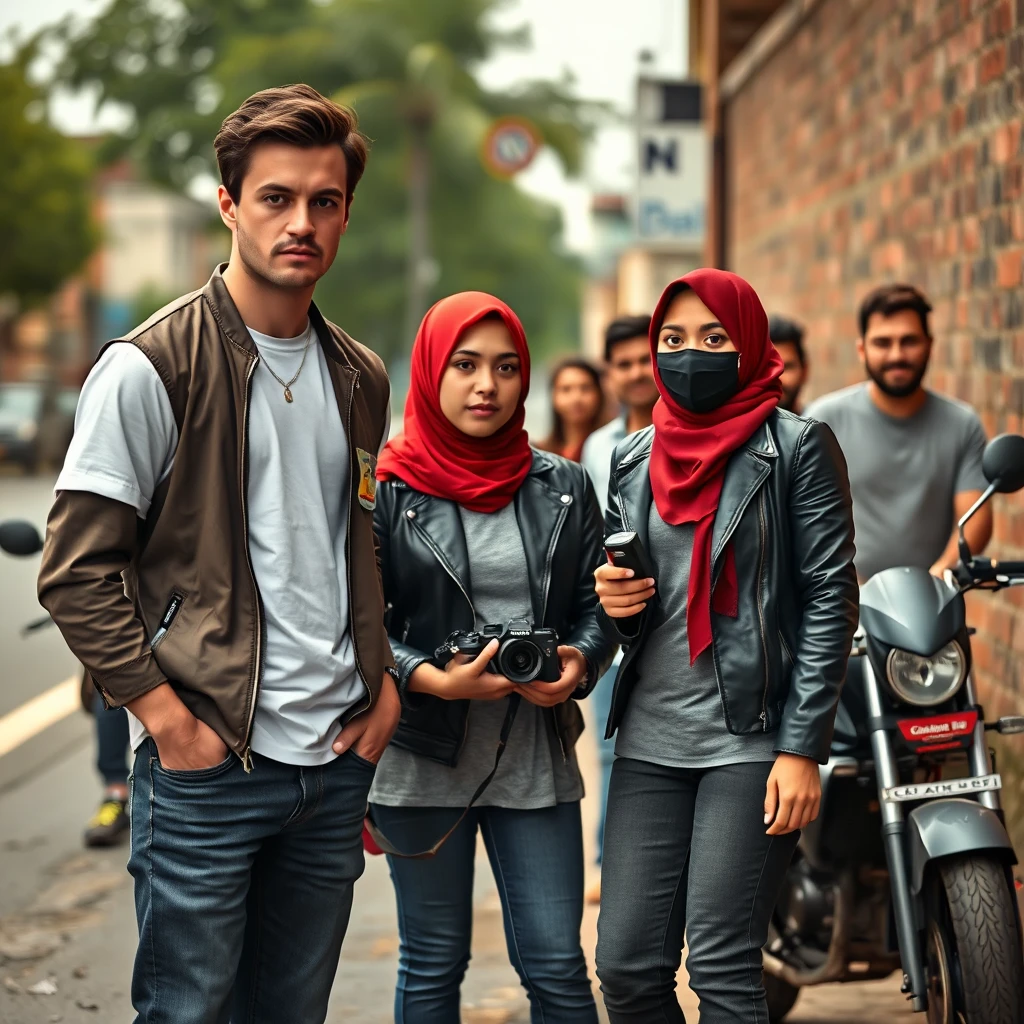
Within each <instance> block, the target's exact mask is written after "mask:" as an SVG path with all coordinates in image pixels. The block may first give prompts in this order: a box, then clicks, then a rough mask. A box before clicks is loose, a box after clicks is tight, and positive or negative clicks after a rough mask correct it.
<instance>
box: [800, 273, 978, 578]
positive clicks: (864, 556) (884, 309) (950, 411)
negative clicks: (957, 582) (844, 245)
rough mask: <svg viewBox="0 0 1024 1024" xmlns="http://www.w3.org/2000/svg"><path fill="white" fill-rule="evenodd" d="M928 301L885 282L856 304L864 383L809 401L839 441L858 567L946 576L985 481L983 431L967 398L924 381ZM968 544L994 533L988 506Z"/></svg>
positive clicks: (866, 574) (812, 413)
mask: <svg viewBox="0 0 1024 1024" xmlns="http://www.w3.org/2000/svg"><path fill="white" fill-rule="evenodd" d="M930 312H931V306H930V305H929V304H928V300H927V299H926V298H925V297H924V295H922V294H921V292H919V291H918V290H917V289H916V288H913V287H911V286H910V285H905V284H892V285H884V286H883V287H881V288H877V289H875V290H874V291H873V292H871V293H870V294H869V295H868V296H867V298H865V299H864V302H863V303H862V304H861V307H860V316H859V322H860V339H859V341H858V342H857V353H858V355H859V356H860V360H861V363H862V364H863V366H864V369H865V371H866V372H867V376H868V380H867V383H865V384H857V385H855V386H854V387H850V388H846V389H845V390H843V391H837V392H836V393H835V394H832V395H827V396H825V397H824V398H820V399H818V401H816V402H813V403H812V404H811V405H810V406H809V407H808V409H807V416H808V417H809V418H811V419H816V420H821V421H822V422H823V423H827V424H828V425H829V426H830V427H831V428H832V430H833V431H834V432H835V435H836V437H837V438H838V439H839V444H840V445H841V446H842V449H843V453H844V454H845V456H846V461H847V464H848V466H849V472H850V487H851V489H852V491H853V518H854V524H855V527H856V532H857V573H858V575H859V576H860V579H861V580H862V581H863V580H866V579H869V578H870V577H871V576H873V575H874V574H875V573H877V572H881V570H883V569H889V568H891V567H893V566H900V565H914V566H920V567H922V568H925V569H930V570H931V571H932V572H933V573H935V574H936V575H941V574H942V572H943V571H944V570H945V569H948V568H952V567H953V566H954V565H956V562H957V558H958V553H957V531H956V524H957V521H958V520H959V519H960V517H961V516H962V515H963V514H964V513H965V512H966V511H967V510H968V509H969V508H970V507H971V505H973V504H974V502H975V501H976V500H977V498H978V497H979V495H980V494H981V492H982V490H983V489H984V488H985V486H986V481H985V476H984V474H983V473H982V469H981V458H982V453H983V451H984V448H985V431H984V429H983V428H982V425H981V421H980V420H979V419H978V415H977V413H976V412H975V411H974V410H973V409H971V408H970V407H969V406H967V405H965V404H964V403H963V402H959V401H957V400H955V399H952V398H947V397H945V396H944V395H938V394H935V393H934V392H932V391H928V390H927V389H926V388H925V387H924V386H923V385H922V381H923V380H924V375H925V371H926V370H927V369H928V360H929V357H930V356H931V351H932V336H931V331H930V330H929V327H928V314H929V313H930ZM966 533H967V541H968V543H969V544H970V546H971V551H973V552H974V553H975V554H978V553H979V552H981V551H982V550H984V548H985V545H986V544H987V543H988V540H989V537H990V536H991V534H992V513H991V509H990V507H986V508H983V509H982V510H981V511H980V512H979V513H978V514H977V515H976V516H974V518H973V519H972V520H971V521H970V523H969V524H968V525H967V528H966Z"/></svg>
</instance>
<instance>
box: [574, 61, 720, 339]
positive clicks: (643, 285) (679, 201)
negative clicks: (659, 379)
mask: <svg viewBox="0 0 1024 1024" xmlns="http://www.w3.org/2000/svg"><path fill="white" fill-rule="evenodd" d="M634 129H635V176H634V186H633V190H632V194H631V195H628V196H619V195H597V196H595V197H594V199H593V201H592V204H591V218H592V223H593V234H594V239H595V244H594V251H593V252H592V254H591V255H590V258H589V260H588V263H587V271H588V278H587V284H586V287H585V290H584V296H583V310H582V337H583V349H584V351H585V352H586V353H587V354H588V355H590V356H592V357H594V358H596V359H600V357H601V355H602V353H603V347H604V343H603V337H604V330H605V327H606V326H607V324H608V322H609V321H610V320H612V319H613V318H614V317H615V316H618V315H622V314H636V313H649V312H650V311H651V310H652V309H653V308H654V306H655V304H656V302H657V300H658V297H659V295H660V294H661V292H662V289H663V288H664V286H665V283H666V282H667V281H671V280H672V279H673V278H676V277H679V276H681V275H682V274H685V273H686V272H687V271H689V270H693V269H694V268H695V267H699V266H701V264H702V262H703V254H704V248H705V243H706V234H707V223H706V207H707V182H708V144H707V136H706V133H705V131H704V125H703V119H702V106H701V87H700V85H699V83H697V82H679V81H672V80H663V79H656V78H648V77H644V76H641V77H640V78H639V79H638V80H637V94H636V111H635V115H634Z"/></svg>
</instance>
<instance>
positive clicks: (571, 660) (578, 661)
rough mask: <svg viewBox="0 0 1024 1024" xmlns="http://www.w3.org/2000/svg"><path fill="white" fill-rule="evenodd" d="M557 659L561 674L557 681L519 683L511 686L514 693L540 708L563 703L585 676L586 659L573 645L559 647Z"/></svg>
mask: <svg viewBox="0 0 1024 1024" xmlns="http://www.w3.org/2000/svg"><path fill="white" fill-rule="evenodd" d="M558 661H559V663H560V664H561V666H562V674H561V676H560V678H559V679H558V681H557V682H554V683H542V682H539V681H536V682H532V683H521V684H517V685H515V686H513V687H512V689H513V690H515V692H516V693H518V694H519V695H520V696H522V697H523V698H525V699H526V700H528V701H529V702H530V703H531V704H536V705H537V706H538V707H541V708H553V707H554V706H555V705H556V704H564V703H565V701H567V700H568V699H569V698H570V697H571V696H572V693H573V691H574V690H575V689H576V687H577V686H579V685H580V683H582V682H583V680H584V679H586V677H587V659H586V658H584V657H583V654H582V653H581V652H580V651H577V650H576V648H575V647H559V648H558Z"/></svg>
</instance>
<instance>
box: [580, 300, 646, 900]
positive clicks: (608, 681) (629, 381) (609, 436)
mask: <svg viewBox="0 0 1024 1024" xmlns="http://www.w3.org/2000/svg"><path fill="white" fill-rule="evenodd" d="M650 329H651V318H650V317H649V316H620V317H618V318H617V319H615V320H613V321H612V322H611V323H610V324H609V325H608V329H607V330H606V331H605V336H604V359H605V363H606V364H607V370H606V376H605V380H606V382H607V384H608V390H609V391H610V392H611V393H612V394H613V395H614V396H615V398H616V399H617V400H618V402H619V406H620V412H621V414H620V415H619V416H617V417H616V418H615V419H613V420H611V421H610V422H609V423H606V424H605V425H604V426H603V427H601V428H600V429H598V430H595V431H594V433H592V434H591V435H590V437H588V438H587V441H586V443H585V444H584V445H583V456H582V458H581V462H582V463H583V468H584V469H586V471H587V472H588V473H589V474H590V479H591V480H592V481H593V483H594V490H595V491H596V492H597V500H598V501H599V502H600V503H601V510H602V511H604V510H605V508H606V506H607V502H608V478H609V476H610V473H611V463H612V453H613V452H614V451H615V446H616V445H617V444H618V443H619V442H620V441H621V440H622V439H623V438H624V437H625V436H626V435H627V434H632V433H634V432H635V431H637V430H643V429H644V427H649V426H650V425H651V414H652V411H653V409H654V403H655V402H656V401H657V400H658V386H657V384H655V383H654V373H653V371H652V369H651V345H650V342H649V341H648V338H647V335H648V332H649V331H650ZM621 660H622V655H621V653H619V654H617V655H616V657H615V661H614V662H613V663H612V665H611V668H609V669H608V671H607V672H605V674H604V675H603V676H602V677H601V679H600V680H599V681H598V684H597V687H596V688H595V690H594V692H593V694H592V695H591V699H590V706H591V708H592V710H593V714H594V720H595V725H596V726H597V729H596V732H597V736H598V745H599V748H600V755H601V792H600V794H599V797H598V799H599V800H600V801H601V816H600V820H599V823H598V828H597V863H598V864H600V863H601V849H602V845H603V842H604V817H605V805H606V803H607V798H608V780H609V778H610V777H611V771H612V762H613V761H614V760H615V741H614V740H606V739H605V738H604V730H605V725H606V724H607V721H608V712H609V710H610V707H611V699H612V687H613V686H614V684H615V674H616V673H617V672H618V669H619V662H620V661H621ZM600 901H601V889H600V885H599V884H598V885H596V886H594V887H592V888H591V889H590V891H589V892H588V893H587V902H588V903H599V902H600Z"/></svg>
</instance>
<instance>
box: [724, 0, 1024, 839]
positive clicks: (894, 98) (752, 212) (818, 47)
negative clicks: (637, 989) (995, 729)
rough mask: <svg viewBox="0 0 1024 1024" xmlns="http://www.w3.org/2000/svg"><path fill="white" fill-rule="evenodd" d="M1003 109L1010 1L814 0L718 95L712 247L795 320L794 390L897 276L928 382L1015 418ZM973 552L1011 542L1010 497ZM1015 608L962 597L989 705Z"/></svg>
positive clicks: (1012, 255) (842, 354)
mask: <svg viewBox="0 0 1024 1024" xmlns="http://www.w3.org/2000/svg"><path fill="white" fill-rule="evenodd" d="M1022 115H1024V0H820V2H819V3H817V4H816V5H813V6H812V7H811V10H810V13H809V14H808V15H807V17H806V18H805V19H804V20H803V21H802V22H801V23H800V24H799V27H798V28H797V29H796V30H795V32H794V33H793V34H792V35H791V36H789V37H788V38H787V39H786V40H785V42H784V43H783V44H782V45H781V47H780V48H779V49H777V50H776V51H775V52H774V53H772V54H771V55H770V56H768V58H767V60H766V61H765V62H764V63H762V64H761V65H760V66H759V67H757V68H756V69H755V70H754V71H753V73H752V74H751V75H750V76H749V77H748V78H747V80H746V81H744V82H743V83H742V85H741V86H740V87H739V89H738V91H737V92H735V94H734V95H732V96H731V97H730V98H729V101H728V107H727V111H726V121H725V125H726V147H727V161H728V167H729V179H728V184H727V201H728V206H727V262H728V265H729V267H730V268H731V269H733V270H736V271H737V272H738V273H740V274H742V275H744V276H745V277H747V278H748V279H749V280H750V281H751V282H752V283H753V284H754V286H755V287H756V288H757V290H758V292H759V294H760V295H761V297H762V299H763V300H764V302H765V305H766V306H767V307H769V310H777V311H779V312H788V313H790V314H792V315H794V316H796V317H798V318H799V319H801V320H802V321H803V322H804V323H805V324H806V325H807V327H808V332H809V348H810V356H811V359H812V361H813V365H812V380H811V388H810V395H811V396H812V397H813V396H814V395H817V394H821V393H823V392H826V391H830V390H833V389H834V388H837V387H841V386H843V385H845V384H848V383H852V382H854V381H856V380H859V379H861V378H862V373H861V371H860V368H859V365H858V363H857V360H856V353H855V350H854V342H855V338H856V333H857V330H856V322H855V313H856V309H857V304H858V302H859V300H860V299H861V297H862V296H863V295H864V294H865V293H866V292H867V291H868V290H869V289H870V288H871V287H872V286H874V285H875V284H878V283H880V282H882V281H886V280H894V279H902V280H908V281H911V282H913V283H915V284H917V285H918V286H919V287H921V288H923V289H924V290H925V292H926V293H927V294H928V296H929V297H930V299H931V300H932V302H933V304H934V306H935V313H934V316H933V330H934V333H935V336H936V345H935V351H934V355H933V359H932V367H931V371H930V376H929V384H930V386H931V387H932V388H934V389H936V390H938V391H943V392H946V393H948V394H952V395H956V396H957V397H959V398H961V399H964V400H966V401H968V402H970V403H972V404H973V405H974V406H975V407H976V408H977V409H978V410H979V412H980V413H981V416H982V419H983V422H984V424H985V427H986V430H987V431H988V432H989V434H990V436H991V435H992V434H995V433H998V432H1000V431H1020V430H1021V429H1022V416H1024V288H1022V283H1024V279H1022V263H1024V141H1022V133H1021V118H1022ZM991 550H992V551H993V552H998V553H999V554H1000V555H1002V556H1004V557H1017V558H1020V557H1024V497H1022V496H1015V497H1011V498H1000V499H997V504H996V526H995V535H994V538H993V541H992V544H991ZM1022 609H1024V588H1022V589H1020V590H1016V591H1007V592H1004V593H1003V594H1001V595H998V596H992V595H981V596H979V597H976V598H975V599H973V600H972V601H971V616H972V620H973V622H974V624H975V625H977V626H978V628H979V635H978V636H977V637H976V644H975V658H976V665H977V668H978V677H979V683H980V685H981V687H982V689H983V694H984V697H985V699H986V701H987V702H988V704H989V710H990V712H996V711H1002V712H1007V711H1011V710H1012V711H1016V712H1021V713H1024V679H1022V671H1024V613H1022ZM1001 745H1002V746H1003V747H1004V748H1006V749H1005V755H1004V758H1005V759H1009V758H1011V757H1013V748H1011V747H1010V745H1009V742H1006V743H1001ZM1016 746H1021V747H1022V750H1024V744H1021V743H1020V742H1019V741H1018V743H1017V744H1016ZM1021 764H1022V765H1024V758H1022V759H1021ZM1016 789H1017V792H1016V794H1008V796H1009V797H1010V801H1011V802H1013V801H1014V800H1015V798H1016V799H1017V801H1018V804H1017V806H1018V807H1019V808H1020V810H1021V811H1022V812H1024V799H1022V798H1021V793H1022V790H1021V787H1020V784H1019V783H1018V785H1017V786H1016ZM1017 817H1018V821H1019V822H1020V824H1019V828H1020V829H1021V833H1019V834H1020V838H1021V839H1022V840H1024V813H1021V814H1019V815H1017Z"/></svg>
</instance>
